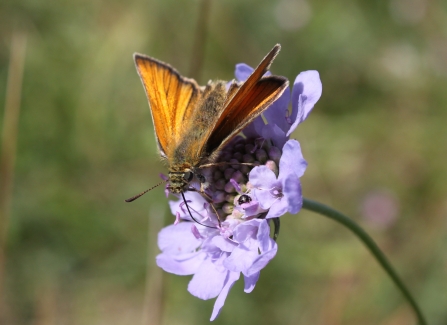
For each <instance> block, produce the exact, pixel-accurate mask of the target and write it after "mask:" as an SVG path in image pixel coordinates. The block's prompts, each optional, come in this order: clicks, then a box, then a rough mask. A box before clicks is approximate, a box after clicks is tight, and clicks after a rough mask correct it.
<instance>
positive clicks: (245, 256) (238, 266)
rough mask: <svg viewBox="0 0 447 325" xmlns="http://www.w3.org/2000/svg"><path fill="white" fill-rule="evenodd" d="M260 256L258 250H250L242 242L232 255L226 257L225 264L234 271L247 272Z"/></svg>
mask: <svg viewBox="0 0 447 325" xmlns="http://www.w3.org/2000/svg"><path fill="white" fill-rule="evenodd" d="M257 257H258V252H257V250H255V251H252V250H248V249H247V248H246V247H245V246H243V245H242V244H241V245H239V246H238V247H237V248H236V249H235V250H234V251H233V252H232V253H231V255H230V256H229V257H228V258H227V259H225V261H224V263H223V265H224V266H225V267H226V268H227V269H228V270H230V271H233V272H245V271H246V270H247V269H249V268H250V267H251V265H252V264H253V261H255V260H256V258H257Z"/></svg>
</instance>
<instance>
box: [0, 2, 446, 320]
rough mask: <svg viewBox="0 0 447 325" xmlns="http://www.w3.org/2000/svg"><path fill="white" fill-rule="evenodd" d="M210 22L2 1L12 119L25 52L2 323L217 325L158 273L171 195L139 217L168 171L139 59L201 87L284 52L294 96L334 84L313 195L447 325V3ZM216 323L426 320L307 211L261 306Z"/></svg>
mask: <svg viewBox="0 0 447 325" xmlns="http://www.w3.org/2000/svg"><path fill="white" fill-rule="evenodd" d="M206 3H208V4H209V5H210V7H209V10H208V11H206V10H205V11H203V12H205V13H206V14H205V15H204V16H202V18H206V19H205V21H206V20H207V21H208V23H207V24H206V26H207V27H206V28H205V29H201V31H199V29H198V28H197V26H198V24H199V21H200V19H199V18H200V17H201V15H200V14H199V13H200V12H201V8H202V7H201V6H202V5H203V2H200V1H198V0H195V1H194V0H190V1H174V0H167V1H166V0H165V1H162V0H159V1H151V0H148V1H140V0H134V1H116V0H112V1H103V0H89V1H85V0H78V1H76V0H66V1H54V0H46V1H41V0H2V1H1V3H0V103H2V107H4V105H3V103H5V102H6V94H7V90H6V89H7V86H8V69H9V67H10V62H11V50H12V48H14V46H13V45H12V43H13V40H14V39H19V40H20V39H22V40H23V39H25V38H26V51H25V59H24V61H23V64H24V72H23V83H21V84H20V83H19V84H18V86H19V89H21V99H22V101H21V105H20V117H19V124H18V129H17V132H18V138H17V155H16V162H15V176H14V182H13V188H12V192H11V193H10V194H11V195H12V196H11V200H12V201H11V202H12V206H11V210H10V213H5V214H4V215H2V218H3V220H5V219H7V220H9V223H8V224H6V223H4V222H3V223H2V227H3V229H1V230H2V232H3V233H6V234H7V241H6V248H5V249H6V258H5V260H4V262H5V263H4V265H3V266H2V268H4V270H5V272H4V276H3V278H4V279H3V293H2V295H3V296H4V303H3V312H2V313H3V315H2V316H3V320H4V322H5V324H19V325H21V324H34V325H47V324H48V325H50V324H51V325H52V324H110V325H112V324H208V323H209V317H210V315H211V310H212V306H213V304H214V300H212V301H202V300H199V299H197V298H195V297H192V296H191V295H190V294H189V293H187V291H186V288H187V284H188V281H189V278H190V277H178V276H173V275H170V274H163V273H162V272H161V271H159V270H158V269H157V267H156V266H154V258H155V255H156V254H157V253H158V248H157V246H156V236H157V232H158V231H159V230H160V229H161V228H162V227H163V225H165V224H168V223H171V222H172V221H173V220H174V219H173V216H172V215H170V213H169V211H168V204H167V201H166V200H165V198H164V193H163V189H162V188H161V187H160V188H157V189H155V190H153V191H152V192H150V193H149V194H146V195H145V196H144V197H142V198H141V199H139V200H137V201H136V202H134V203H132V204H126V203H124V201H123V200H124V199H125V198H128V197H130V196H132V195H134V194H136V193H138V192H140V191H142V190H144V189H146V188H148V187H150V186H152V185H154V184H156V183H157V182H158V181H159V178H158V174H159V173H160V172H166V170H165V168H164V167H163V165H162V164H161V163H160V161H159V158H158V154H157V151H156V147H155V141H154V134H153V126H152V122H151V117H150V112H149V109H148V104H147V101H146V97H145V94H144V91H143V87H142V86H141V84H140V80H139V78H138V76H137V73H136V71H135V68H134V64H133V60H132V54H133V53H134V52H140V53H145V54H148V55H150V56H153V57H156V58H158V59H161V60H163V61H165V62H169V63H171V64H172V65H173V66H175V67H176V68H177V69H178V70H179V71H180V72H182V73H183V74H185V75H189V71H190V70H191V66H192V64H193V63H192V62H194V64H199V65H200V64H202V70H201V72H200V74H197V75H192V77H195V78H197V79H198V81H199V82H200V83H201V84H204V83H205V82H206V81H208V80H209V79H214V78H220V79H226V80H229V79H232V78H233V71H234V65H235V64H236V63H239V62H246V63H248V64H250V65H252V66H253V65H256V64H257V63H259V62H260V60H261V58H262V57H263V56H264V55H265V54H266V53H267V52H268V51H269V50H270V49H271V48H272V46H273V45H274V44H276V43H280V44H281V45H282V51H281V53H280V54H279V56H278V57H277V59H276V60H275V62H274V64H273V67H272V71H273V73H275V74H279V75H284V76H287V77H288V78H289V79H290V80H291V81H292V82H293V80H294V78H295V77H296V75H297V74H298V73H299V72H301V71H304V70H309V69H315V70H318V71H319V72H320V76H321V79H322V82H323V96H322V98H321V99H320V101H319V102H318V104H317V105H316V107H315V108H314V111H313V112H312V114H311V115H310V116H309V118H308V119H307V120H306V122H305V123H304V124H302V125H300V127H299V128H298V130H297V131H296V132H295V134H294V137H295V138H297V139H298V140H299V141H300V142H301V145H302V149H303V152H304V155H305V158H306V159H307V161H308V163H309V167H308V170H307V172H306V174H305V175H304V177H303V178H302V183H303V191H304V194H305V196H306V197H308V198H312V199H314V200H318V201H321V202H323V203H326V204H328V205H330V206H332V207H334V208H336V209H339V210H341V211H343V212H345V213H346V214H348V215H350V216H352V217H353V218H354V219H355V220H356V221H357V222H359V223H360V224H361V225H362V226H363V227H364V228H365V229H366V230H367V231H368V232H369V233H370V234H371V235H372V237H373V238H374V239H375V240H376V241H377V243H378V244H379V246H380V247H381V248H382V249H383V251H384V252H385V254H386V255H387V256H388V257H389V259H390V260H391V261H392V263H393V265H394V266H395V268H396V269H397V271H398V273H399V274H400V275H401V277H402V278H403V280H404V281H405V282H406V284H407V285H408V287H409V288H410V290H411V291H412V292H413V293H414V296H415V298H416V300H417V301H418V302H419V303H420V304H421V307H422V309H423V310H424V311H425V313H426V315H427V318H428V321H429V323H430V324H447V253H446V252H447V198H446V194H447V182H446V179H447V164H446V160H447V127H446V124H447V123H446V121H447V2H446V1H427V0H391V1H376V2H374V1H367V0H354V1H353V0H350V1H344V0H342V1H324V0H318V1H306V0H277V1H270V0H263V1H260V0H247V1H240V0H231V1H230V0H228V1H217V0H216V1H210V2H205V4H206ZM200 39H202V40H203V42H201V41H200ZM197 40H199V41H197ZM19 43H20V42H19ZM19 48H20V46H19ZM12 53H16V52H14V51H13V52H12ZM202 55H203V60H201V57H202ZM193 56H195V57H196V58H197V59H196V60H193V59H192V57H193ZM19 62H20V60H19ZM3 112H4V110H2V114H0V119H1V120H0V122H1V124H0V125H2V128H4V113H3ZM6 142H7V141H6ZM4 143H5V142H4ZM11 144H13V141H12V143H11ZM2 149H3V152H4V151H5V150H4V149H5V144H4V145H3V148H2ZM10 158H11V157H10ZM2 175H3V174H2ZM1 181H2V182H4V181H5V179H2V180H1ZM6 196H7V195H6ZM6 201H7V200H6ZM0 273H1V272H0ZM214 323H215V324H386V325H392V324H393V325H394V324H414V323H415V318H414V316H413V313H412V311H411V310H410V309H409V307H408V305H407V303H406V302H405V301H404V300H403V298H402V296H401V294H400V293H399V292H398V291H397V289H396V288H395V287H394V285H393V284H392V282H391V281H390V279H389V278H388V277H387V276H386V275H385V273H384V272H383V270H382V269H381V268H380V267H379V266H378V264H377V262H376V261H375V260H374V259H373V258H372V257H371V255H370V254H369V252H368V251H367V250H366V249H365V248H364V247H363V245H362V244H361V243H360V242H359V241H358V240H357V239H356V238H355V237H354V235H353V234H352V233H350V232H349V231H347V230H345V229H344V228H343V227H341V226H340V225H338V224H336V223H334V222H333V221H331V220H328V219H325V218H323V217H321V216H319V215H316V214H313V213H310V212H307V211H301V212H300V213H299V214H298V215H293V216H292V215H289V216H284V217H283V218H282V230H281V234H280V237H279V251H278V254H277V256H276V258H275V259H274V260H273V261H272V262H271V263H270V264H269V265H268V267H267V268H266V269H265V270H263V272H262V274H261V278H260V280H259V282H258V284H257V287H256V289H255V290H254V291H253V292H252V293H251V294H245V293H244V292H243V284H242V281H239V283H237V285H235V287H234V288H233V289H232V291H231V293H230V295H229V297H228V298H227V302H226V304H225V307H224V308H223V311H222V313H221V315H220V317H219V318H218V319H217V320H216V321H215V322H214Z"/></svg>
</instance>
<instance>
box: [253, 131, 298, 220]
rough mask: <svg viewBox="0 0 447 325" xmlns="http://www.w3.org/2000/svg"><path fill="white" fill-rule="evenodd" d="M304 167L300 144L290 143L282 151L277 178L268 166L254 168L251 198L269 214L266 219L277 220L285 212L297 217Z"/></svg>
mask: <svg viewBox="0 0 447 325" xmlns="http://www.w3.org/2000/svg"><path fill="white" fill-rule="evenodd" d="M306 167H307V162H306V161H305V160H304V158H303V155H302V154H301V148H300V144H299V142H298V141H296V140H289V141H287V142H286V144H285V145H284V147H283V154H282V157H281V160H280V161H279V175H278V176H276V174H275V172H274V171H273V170H272V168H269V167H267V166H259V167H255V168H253V170H252V171H251V172H250V175H249V180H250V184H251V185H252V186H253V190H252V193H253V196H254V197H255V199H256V200H257V201H258V202H260V205H261V207H262V208H263V209H267V210H268V213H267V216H266V218H267V219H269V218H277V217H280V216H282V215H283V214H285V213H286V212H290V213H298V211H299V210H300V209H301V206H302V205H303V197H302V194H301V183H300V180H299V177H301V176H302V175H303V174H304V171H305V170H306Z"/></svg>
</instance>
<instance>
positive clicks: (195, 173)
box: [126, 44, 288, 202]
mask: <svg viewBox="0 0 447 325" xmlns="http://www.w3.org/2000/svg"><path fill="white" fill-rule="evenodd" d="M280 49H281V46H280V45H279V44H277V45H275V46H274V47H273V49H272V50H271V51H270V52H269V53H268V54H267V55H266V56H265V58H264V59H263V60H262V61H261V63H260V64H259V65H258V67H257V68H256V69H255V70H254V71H253V73H252V74H251V75H250V76H249V77H248V79H247V80H246V81H245V82H243V83H240V82H236V81H234V80H233V81H232V82H230V83H229V84H228V83H227V82H226V81H210V82H208V84H207V85H206V86H202V87H201V86H199V85H198V84H197V82H196V81H195V80H194V79H190V78H186V77H183V76H182V75H180V73H179V72H178V71H177V70H175V69H174V68H173V67H171V66H170V65H169V64H167V63H164V62H162V61H159V60H157V59H155V58H152V57H149V56H146V55H142V54H138V53H135V54H134V59H135V65H136V68H137V72H138V74H139V76H140V78H141V81H142V83H143V87H144V90H145V91H146V95H147V99H148V101H149V106H150V110H151V113H152V121H153V123H154V128H155V137H156V140H157V146H158V150H159V152H160V155H161V158H162V160H164V161H165V162H166V164H167V166H168V170H169V173H168V189H169V191H170V192H171V193H174V194H179V193H182V194H183V193H184V192H185V191H187V190H189V189H191V187H190V184H191V182H192V181H193V180H198V181H199V182H200V183H201V184H204V183H205V182H206V179H205V177H204V176H203V175H202V173H201V169H203V168H206V167H210V166H212V165H213V164H214V163H216V160H217V159H218V156H219V153H220V152H221V151H222V149H223V148H224V147H225V146H226V145H228V144H229V143H230V141H231V140H232V139H233V138H234V137H235V136H236V135H237V134H239V133H240V132H241V131H242V130H243V129H244V127H246V126H247V125H248V124H249V123H250V122H252V121H253V120H254V119H255V118H256V117H258V116H259V115H260V114H261V113H262V112H264V111H265V110H266V109H267V107H269V105H270V104H272V103H273V102H274V101H275V100H276V99H278V98H279V97H280V96H281V94H282V93H283V92H284V90H285V89H286V88H287V86H288V80H287V79H286V78H285V77H281V76H265V73H266V72H267V71H268V69H269V67H270V65H271V63H272V61H273V60H274V58H275V57H276V55H277V54H278V52H279V50H280ZM201 187H202V186H201ZM149 190H150V189H149ZM149 190H147V191H149ZM147 191H145V192H143V193H141V194H138V195H136V196H134V197H132V198H130V199H128V200H126V201H127V202H130V201H133V200H135V199H136V198H138V197H140V196H141V195H143V194H144V193H146V192H147Z"/></svg>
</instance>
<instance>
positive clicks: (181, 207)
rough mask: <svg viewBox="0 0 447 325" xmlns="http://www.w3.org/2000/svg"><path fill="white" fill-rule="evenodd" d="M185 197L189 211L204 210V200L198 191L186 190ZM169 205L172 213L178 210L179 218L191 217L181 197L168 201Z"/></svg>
mask: <svg viewBox="0 0 447 325" xmlns="http://www.w3.org/2000/svg"><path fill="white" fill-rule="evenodd" d="M185 198H186V201H188V205H189V209H190V210H191V211H199V212H205V210H204V208H203V205H204V203H206V200H205V199H204V198H203V197H202V196H201V195H200V194H199V193H198V192H193V191H187V192H186V193H185ZM169 206H170V208H171V212H172V214H173V215H175V214H176V213H177V212H178V213H180V217H181V218H183V219H188V220H190V219H191V217H190V215H189V213H188V210H187V207H186V205H185V202H184V201H183V199H179V200H177V201H169ZM195 217H196V216H195Z"/></svg>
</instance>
